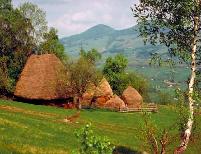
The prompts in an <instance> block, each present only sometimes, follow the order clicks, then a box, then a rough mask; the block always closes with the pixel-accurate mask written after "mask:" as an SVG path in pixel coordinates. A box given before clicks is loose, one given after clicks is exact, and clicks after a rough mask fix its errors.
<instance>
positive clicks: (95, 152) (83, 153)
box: [76, 124, 114, 154]
mask: <svg viewBox="0 0 201 154" xmlns="http://www.w3.org/2000/svg"><path fill="white" fill-rule="evenodd" d="M76 136H77V138H78V139H79V142H80V149H79V152H80V154H111V153H112V150H113V149H114V147H113V146H112V144H111V142H110V141H109V140H108V139H107V138H106V137H100V136H96V135H95V134H94V132H93V130H92V129H91V124H87V125H86V126H85V127H83V128H81V129H80V130H79V131H78V132H76Z"/></svg>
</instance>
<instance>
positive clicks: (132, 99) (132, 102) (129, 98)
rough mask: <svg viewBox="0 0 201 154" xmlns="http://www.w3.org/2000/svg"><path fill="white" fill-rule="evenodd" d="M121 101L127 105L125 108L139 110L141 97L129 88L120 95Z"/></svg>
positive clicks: (133, 89)
mask: <svg viewBox="0 0 201 154" xmlns="http://www.w3.org/2000/svg"><path fill="white" fill-rule="evenodd" d="M122 99H123V101H124V102H125V104H126V105H127V107H130V108H140V107H141V106H142V103H143V98H142V96H141V95H140V94H139V93H138V91H137V90H136V89H135V88H133V87H131V86H129V87H128V88H127V89H126V90H124V92H123V94H122Z"/></svg>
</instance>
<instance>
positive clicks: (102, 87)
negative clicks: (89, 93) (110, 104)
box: [94, 78, 113, 97]
mask: <svg viewBox="0 0 201 154" xmlns="http://www.w3.org/2000/svg"><path fill="white" fill-rule="evenodd" d="M112 95H113V92H112V89H111V87H110V84H109V83H108V81H107V80H106V79H105V78H103V79H102V80H101V82H100V84H99V85H98V86H97V87H96V90H95V93H94V96H95V97H101V96H112Z"/></svg>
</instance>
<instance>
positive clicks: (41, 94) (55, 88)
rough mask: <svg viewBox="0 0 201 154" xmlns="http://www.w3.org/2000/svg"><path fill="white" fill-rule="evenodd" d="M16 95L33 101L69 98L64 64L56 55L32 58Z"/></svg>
mask: <svg viewBox="0 0 201 154" xmlns="http://www.w3.org/2000/svg"><path fill="white" fill-rule="evenodd" d="M14 94H15V96H17V97H20V98H24V99H31V100H35V99H37V100H53V99H65V98H68V97H69V94H70V89H68V84H67V75H66V73H65V69H64V66H63V64H62V63H61V61H60V60H59V59H58V58H57V57H56V56H55V55H54V54H43V55H32V56H30V57H29V59H28V60H27V63H26V65H25V67H24V69H23V71H22V73H21V75H20V78H19V81H18V82H17V85H16V90H15V93H14Z"/></svg>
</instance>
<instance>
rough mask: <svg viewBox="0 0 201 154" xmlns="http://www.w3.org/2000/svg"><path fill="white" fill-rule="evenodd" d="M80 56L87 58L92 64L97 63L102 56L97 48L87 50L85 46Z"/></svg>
mask: <svg viewBox="0 0 201 154" xmlns="http://www.w3.org/2000/svg"><path fill="white" fill-rule="evenodd" d="M80 56H81V57H83V58H85V59H86V60H87V61H88V62H90V63H91V64H95V63H96V62H97V61H98V60H100V59H101V57H102V56H101V54H100V53H99V52H98V51H97V50H96V49H91V50H89V51H88V52H86V51H85V50H84V49H83V48H81V50H80Z"/></svg>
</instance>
